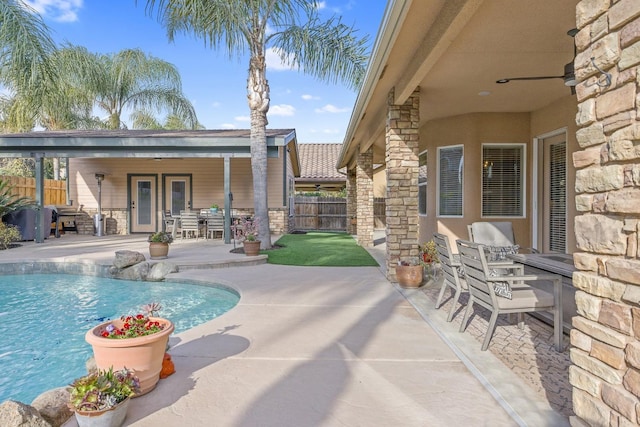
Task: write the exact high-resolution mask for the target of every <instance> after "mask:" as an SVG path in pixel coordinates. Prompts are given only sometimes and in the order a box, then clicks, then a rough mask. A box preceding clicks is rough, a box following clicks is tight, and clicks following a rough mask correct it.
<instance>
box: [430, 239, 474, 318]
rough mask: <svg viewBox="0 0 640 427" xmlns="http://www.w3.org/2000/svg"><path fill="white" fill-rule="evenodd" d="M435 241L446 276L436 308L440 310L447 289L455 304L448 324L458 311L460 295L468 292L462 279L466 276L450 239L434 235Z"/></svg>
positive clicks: (450, 311)
mask: <svg viewBox="0 0 640 427" xmlns="http://www.w3.org/2000/svg"><path fill="white" fill-rule="evenodd" d="M433 241H434V242H435V244H436V250H437V251H438V258H439V259H440V266H441V268H442V272H443V275H444V280H443V281H442V287H441V288H440V293H439V294H438V299H437V300H436V308H440V305H441V304H442V298H443V297H444V292H445V291H446V289H447V288H451V291H452V292H453V304H452V306H451V309H450V310H449V315H448V316H447V322H451V320H452V319H453V314H454V313H455V311H456V305H457V303H458V300H459V299H460V294H462V292H467V291H468V288H467V282H466V280H465V279H464V278H463V277H461V276H464V274H463V273H462V271H461V270H462V264H461V263H460V257H459V256H458V255H457V254H454V253H453V252H452V251H451V245H450V244H449V237H448V236H445V235H444V234H440V233H434V234H433Z"/></svg>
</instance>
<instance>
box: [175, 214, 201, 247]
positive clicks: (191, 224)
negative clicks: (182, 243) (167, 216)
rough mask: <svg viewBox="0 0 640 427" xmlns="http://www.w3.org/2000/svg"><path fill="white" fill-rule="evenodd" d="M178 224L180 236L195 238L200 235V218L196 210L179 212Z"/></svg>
mask: <svg viewBox="0 0 640 427" xmlns="http://www.w3.org/2000/svg"><path fill="white" fill-rule="evenodd" d="M180 226H181V229H182V231H181V236H182V238H187V239H189V238H195V239H196V240H197V239H198V238H199V237H200V219H199V218H198V213H197V212H186V211H185V212H182V213H180Z"/></svg>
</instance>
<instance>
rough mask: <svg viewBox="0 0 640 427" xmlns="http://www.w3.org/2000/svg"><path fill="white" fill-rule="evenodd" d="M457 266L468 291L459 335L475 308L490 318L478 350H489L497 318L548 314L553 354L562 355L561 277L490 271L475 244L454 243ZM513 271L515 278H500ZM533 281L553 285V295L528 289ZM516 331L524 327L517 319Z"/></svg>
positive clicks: (509, 267) (519, 269) (503, 266)
mask: <svg viewBox="0 0 640 427" xmlns="http://www.w3.org/2000/svg"><path fill="white" fill-rule="evenodd" d="M456 245H457V246H458V253H459V254H460V263H461V264H462V266H463V267H464V273H465V279H466V281H467V286H468V288H469V302H468V303H467V309H466V311H465V313H464V318H463V319H462V324H461V325H460V332H464V330H465V329H466V327H467V323H468V321H469V318H470V317H471V313H472V312H473V306H474V305H475V304H478V305H480V306H482V307H484V308H485V309H487V310H489V312H490V313H491V317H490V319H489V325H488V327H487V332H486V335H485V338H484V341H483V343H482V350H483V351H484V350H486V349H487V348H488V347H489V342H490V341H491V337H492V336H493V333H494V331H495V328H496V322H497V320H498V315H500V314H504V313H519V314H520V313H528V312H534V311H549V312H551V313H553V329H554V344H555V348H556V350H557V351H559V352H561V351H562V339H563V336H562V326H563V325H562V277H561V276H560V275H558V274H535V275H534V274H527V275H525V274H524V273H523V271H524V267H523V266H522V265H521V264H518V263H513V264H511V265H509V264H501V265H500V269H499V270H496V269H493V268H491V266H490V264H489V263H488V262H487V257H486V255H485V251H486V249H485V247H484V245H482V244H479V243H473V242H469V241H465V240H456ZM506 270H513V271H514V273H515V274H504V271H506ZM537 281H551V282H553V289H554V291H553V293H550V292H547V291H545V290H542V289H539V288H537V287H534V286H531V285H530V284H529V283H535V282H537ZM521 319H522V320H521V321H520V322H519V325H518V326H519V327H520V328H521V329H522V328H523V327H524V318H523V317H521Z"/></svg>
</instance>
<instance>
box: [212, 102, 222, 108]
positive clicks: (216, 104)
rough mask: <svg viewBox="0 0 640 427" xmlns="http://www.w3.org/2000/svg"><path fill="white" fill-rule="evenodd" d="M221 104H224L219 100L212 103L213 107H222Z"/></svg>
mask: <svg viewBox="0 0 640 427" xmlns="http://www.w3.org/2000/svg"><path fill="white" fill-rule="evenodd" d="M221 105H222V104H220V103H219V102H218V101H214V102H213V103H212V104H211V106H212V107H213V108H220V106H221Z"/></svg>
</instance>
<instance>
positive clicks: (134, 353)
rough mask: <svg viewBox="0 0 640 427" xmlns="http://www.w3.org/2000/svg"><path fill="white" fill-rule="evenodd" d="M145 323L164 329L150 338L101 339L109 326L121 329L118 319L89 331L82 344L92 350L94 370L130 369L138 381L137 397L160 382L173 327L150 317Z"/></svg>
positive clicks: (168, 322) (168, 321) (163, 320)
mask: <svg viewBox="0 0 640 427" xmlns="http://www.w3.org/2000/svg"><path fill="white" fill-rule="evenodd" d="M149 320H153V321H157V322H160V323H161V324H164V325H165V327H164V329H163V330H162V331H160V332H157V333H155V334H152V335H146V336H143V337H137V338H124V339H114V338H104V337H103V336H101V334H102V332H103V331H104V330H105V328H106V327H107V326H108V325H109V324H112V323H113V324H114V325H115V326H116V327H118V328H120V327H122V323H123V322H122V321H121V320H120V319H118V320H114V321H110V322H104V323H101V324H100V325H98V326H96V327H95V328H93V329H90V330H89V331H88V332H87V334H86V335H85V340H86V341H87V342H88V343H89V344H91V347H93V355H94V357H95V359H96V366H97V367H98V369H103V370H104V369H109V368H110V367H113V370H114V371H115V370H119V369H124V368H127V369H131V370H132V371H134V373H135V374H136V376H137V377H138V379H139V380H140V393H139V394H137V395H136V396H141V395H143V394H146V393H148V392H150V391H151V390H153V388H154V387H155V386H156V384H157V382H158V379H159V378H160V371H161V370H162V360H163V359H164V352H165V350H166V348H167V342H168V341H169V335H171V333H172V332H173V330H174V326H173V323H172V322H171V321H170V320H168V319H163V318H161V317H150V318H149Z"/></svg>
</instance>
